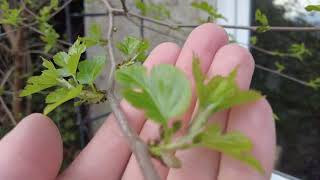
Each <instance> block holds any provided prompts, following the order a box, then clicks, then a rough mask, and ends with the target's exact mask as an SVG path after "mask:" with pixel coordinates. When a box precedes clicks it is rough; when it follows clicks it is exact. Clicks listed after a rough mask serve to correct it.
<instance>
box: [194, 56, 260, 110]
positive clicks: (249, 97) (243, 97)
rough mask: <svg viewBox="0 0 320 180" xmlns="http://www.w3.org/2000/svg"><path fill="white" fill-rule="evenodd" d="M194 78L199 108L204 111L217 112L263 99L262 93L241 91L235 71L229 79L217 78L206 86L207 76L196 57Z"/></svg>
mask: <svg viewBox="0 0 320 180" xmlns="http://www.w3.org/2000/svg"><path fill="white" fill-rule="evenodd" d="M193 76H194V79H195V85H196V92H197V96H198V99H199V107H200V109H202V110H210V111H211V112H217V111H220V110H224V109H228V108H230V107H233V106H236V105H240V104H244V103H248V102H252V101H256V100H257V99H259V98H261V97H262V96H261V95H260V93H258V92H256V91H253V90H248V91H242V90H240V89H239V88H238V85H237V83H236V80H235V78H236V71H235V70H234V71H233V72H232V73H230V75H229V76H227V77H222V76H215V77H213V78H212V79H210V80H209V82H208V83H206V84H205V76H204V74H203V73H202V72H201V68H200V61H199V59H198V58H197V57H194V60H193Z"/></svg>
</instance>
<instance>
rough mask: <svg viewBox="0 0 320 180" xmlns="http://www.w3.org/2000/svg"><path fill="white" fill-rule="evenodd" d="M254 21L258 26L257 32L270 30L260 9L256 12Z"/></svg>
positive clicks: (266, 19)
mask: <svg viewBox="0 0 320 180" xmlns="http://www.w3.org/2000/svg"><path fill="white" fill-rule="evenodd" d="M255 20H256V21H257V22H258V23H259V24H260V26H259V27H258V28H257V32H260V33H263V32H266V31H268V30H270V26H269V21H268V18H267V16H266V15H265V14H264V13H262V12H261V10H260V9H257V10H256V13H255Z"/></svg>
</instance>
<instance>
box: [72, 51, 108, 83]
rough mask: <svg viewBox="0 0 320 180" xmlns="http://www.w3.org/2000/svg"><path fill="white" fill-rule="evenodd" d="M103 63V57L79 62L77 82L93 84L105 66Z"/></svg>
mask: <svg viewBox="0 0 320 180" xmlns="http://www.w3.org/2000/svg"><path fill="white" fill-rule="evenodd" d="M105 61H106V59H105V56H96V57H94V59H92V60H85V61H81V62H80V63H79V68H78V69H79V72H78V73H77V80H78V81H79V82H80V83H81V84H93V82H94V81H95V80H96V78H97V77H98V76H99V74H100V73H101V71H102V69H103V67H104V65H105Z"/></svg>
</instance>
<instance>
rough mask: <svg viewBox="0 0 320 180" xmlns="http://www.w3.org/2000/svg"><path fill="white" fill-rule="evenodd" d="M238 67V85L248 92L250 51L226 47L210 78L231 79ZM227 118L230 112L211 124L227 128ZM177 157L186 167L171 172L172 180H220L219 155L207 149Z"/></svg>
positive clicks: (178, 153)
mask: <svg viewBox="0 0 320 180" xmlns="http://www.w3.org/2000/svg"><path fill="white" fill-rule="evenodd" d="M236 67H238V71H237V72H238V73H237V78H236V81H237V83H238V85H239V86H240V87H241V88H242V89H248V88H249V84H250V81H251V77H252V74H253V68H254V66H253V58H252V56H251V54H250V53H249V52H248V50H246V49H244V48H242V47H240V46H238V45H235V44H229V45H226V46H224V47H222V48H220V49H219V50H218V52H217V54H216V55H215V57H214V60H213V63H212V64H211V67H210V69H209V72H208V73H207V76H208V77H213V76H216V75H222V76H227V75H228V74H229V73H230V72H231V71H232V70H234V68H236ZM195 112H196V111H195ZM227 117H228V111H223V112H220V113H217V114H215V115H214V116H212V118H210V119H209V121H210V122H217V123H220V124H221V126H222V127H224V126H225V123H226V120H227ZM177 156H178V157H179V159H181V160H182V164H183V167H182V168H181V169H177V170H170V176H169V177H170V178H169V179H185V180H188V179H190V180H192V179H201V180H206V179H208V180H209V179H210V180H213V179H216V177H217V174H218V167H219V159H220V157H219V156H220V155H219V153H217V152H215V151H212V150H209V149H205V148H194V149H190V150H186V151H179V152H177Z"/></svg>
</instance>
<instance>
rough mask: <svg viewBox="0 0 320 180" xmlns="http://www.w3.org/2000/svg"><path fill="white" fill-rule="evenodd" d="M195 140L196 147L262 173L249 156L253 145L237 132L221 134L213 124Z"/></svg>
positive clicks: (254, 159) (253, 158) (257, 163)
mask: <svg viewBox="0 0 320 180" xmlns="http://www.w3.org/2000/svg"><path fill="white" fill-rule="evenodd" d="M196 139H197V143H198V145H200V146H203V147H207V148H210V149H213V150H216V151H219V152H222V153H224V154H226V155H229V156H231V157H233V158H235V159H238V160H240V161H242V162H244V163H246V164H248V165H250V166H251V167H253V168H255V169H256V170H258V171H259V172H260V173H264V170H263V168H262V166H261V164H260V163H259V161H258V160H257V159H256V158H255V157H253V156H252V155H250V153H251V151H252V148H253V144H252V143H251V141H250V139H249V138H248V137H246V136H245V135H243V134H241V133H238V132H229V133H226V134H222V130H221V128H220V127H219V126H218V125H216V124H213V125H210V126H209V127H208V128H207V129H206V130H205V131H204V132H203V133H201V134H199V136H198V137H197V138H196Z"/></svg>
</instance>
